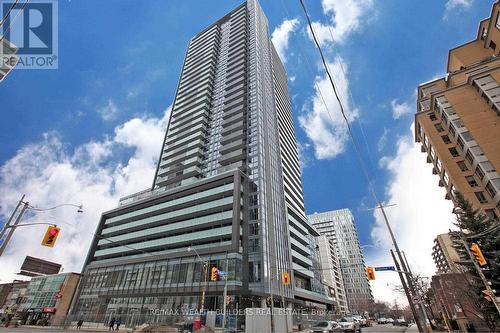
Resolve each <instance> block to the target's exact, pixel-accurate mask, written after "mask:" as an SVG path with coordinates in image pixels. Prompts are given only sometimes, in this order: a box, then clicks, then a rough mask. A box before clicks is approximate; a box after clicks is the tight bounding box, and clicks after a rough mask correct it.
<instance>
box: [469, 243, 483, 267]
mask: <svg viewBox="0 0 500 333" xmlns="http://www.w3.org/2000/svg"><path fill="white" fill-rule="evenodd" d="M470 250H471V251H472V253H473V254H474V257H476V260H477V262H478V263H479V266H484V265H486V264H487V262H486V258H485V257H484V255H483V252H482V251H481V249H480V248H479V245H477V244H476V243H472V245H471V247H470Z"/></svg>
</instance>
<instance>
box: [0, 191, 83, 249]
mask: <svg viewBox="0 0 500 333" xmlns="http://www.w3.org/2000/svg"><path fill="white" fill-rule="evenodd" d="M25 197H26V195H25V194H23V196H22V197H21V200H19V202H18V203H17V206H16V208H15V209H14V211H13V212H12V214H11V216H10V217H9V219H8V220H7V223H5V224H4V226H3V228H2V231H1V232H0V241H1V240H2V239H4V236H5V234H6V233H7V230H9V232H8V233H7V236H6V237H5V240H4V241H3V242H2V244H1V245H0V256H1V255H2V254H3V252H4V250H5V248H6V247H7V244H8V243H9V241H10V239H11V238H12V235H13V234H14V231H15V229H16V228H17V227H25V226H31V225H38V224H47V225H53V223H29V224H19V223H20V222H21V219H22V218H23V215H24V213H25V212H26V210H28V209H30V210H33V211H39V212H43V211H49V210H54V209H57V208H59V207H64V206H72V207H76V208H77V213H83V206H82V205H81V204H80V205H77V204H73V203H63V204H59V205H56V206H53V207H48V208H39V207H35V206H32V205H30V203H29V202H28V201H25V200H24V198H25ZM21 205H22V207H21ZM16 214H17V217H16ZM14 217H15V218H14Z"/></svg>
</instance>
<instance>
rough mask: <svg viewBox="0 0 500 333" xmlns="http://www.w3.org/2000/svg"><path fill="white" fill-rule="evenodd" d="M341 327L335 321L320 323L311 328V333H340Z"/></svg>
mask: <svg viewBox="0 0 500 333" xmlns="http://www.w3.org/2000/svg"><path fill="white" fill-rule="evenodd" d="M340 331H341V330H340V327H339V326H338V325H337V323H336V322H334V321H320V322H319V323H316V324H314V326H313V327H311V330H310V332H311V333H333V332H340Z"/></svg>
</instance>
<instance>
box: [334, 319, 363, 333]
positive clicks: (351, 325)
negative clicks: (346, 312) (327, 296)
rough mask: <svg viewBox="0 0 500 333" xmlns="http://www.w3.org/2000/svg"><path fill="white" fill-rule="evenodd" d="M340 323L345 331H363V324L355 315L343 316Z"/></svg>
mask: <svg viewBox="0 0 500 333" xmlns="http://www.w3.org/2000/svg"><path fill="white" fill-rule="evenodd" d="M338 323H339V326H340V328H341V329H342V331H343V332H361V325H360V323H359V321H357V320H356V318H354V317H342V318H341V319H340V320H339V321H338Z"/></svg>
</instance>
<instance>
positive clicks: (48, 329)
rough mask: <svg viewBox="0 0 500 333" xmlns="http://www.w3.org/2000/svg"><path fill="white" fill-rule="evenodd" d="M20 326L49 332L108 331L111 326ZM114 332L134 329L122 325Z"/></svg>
mask: <svg viewBox="0 0 500 333" xmlns="http://www.w3.org/2000/svg"><path fill="white" fill-rule="evenodd" d="M19 327H22V328H34V329H38V330H47V331H48V332H53V331H55V332H57V331H74V332H108V331H109V328H108V327H104V326H103V327H85V326H82V328H81V329H79V330H77V329H76V326H68V327H66V328H64V327H59V326H36V325H20V326H19ZM113 332H125V333H126V332H132V329H130V328H129V329H127V328H125V327H123V328H122V327H120V330H118V331H113Z"/></svg>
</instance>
